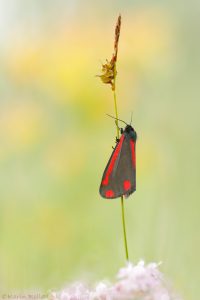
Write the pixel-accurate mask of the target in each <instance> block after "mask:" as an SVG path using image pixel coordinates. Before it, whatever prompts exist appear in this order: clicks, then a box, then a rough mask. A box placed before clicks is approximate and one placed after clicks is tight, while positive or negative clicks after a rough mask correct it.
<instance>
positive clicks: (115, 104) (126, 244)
mask: <svg viewBox="0 0 200 300" xmlns="http://www.w3.org/2000/svg"><path fill="white" fill-rule="evenodd" d="M113 86H114V89H113V95H114V107H115V116H116V125H117V126H116V127H117V138H118V139H119V126H118V110H117V96H116V63H115V64H114V81H113ZM121 211H122V226H123V234H124V246H125V253H126V260H127V261H128V260H129V256H128V243H127V238H126V223H125V214H124V197H123V196H121Z"/></svg>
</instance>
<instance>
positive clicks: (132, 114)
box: [130, 112, 133, 125]
mask: <svg viewBox="0 0 200 300" xmlns="http://www.w3.org/2000/svg"><path fill="white" fill-rule="evenodd" d="M132 117H133V112H131V123H130V125H131V124H132Z"/></svg>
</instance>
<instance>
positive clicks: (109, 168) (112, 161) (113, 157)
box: [102, 134, 124, 185]
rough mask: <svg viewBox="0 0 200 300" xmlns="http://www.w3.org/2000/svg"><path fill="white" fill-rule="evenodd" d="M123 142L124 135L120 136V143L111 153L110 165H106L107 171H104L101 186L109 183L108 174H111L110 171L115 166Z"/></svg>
mask: <svg viewBox="0 0 200 300" xmlns="http://www.w3.org/2000/svg"><path fill="white" fill-rule="evenodd" d="M123 141H124V134H122V136H121V138H120V141H119V143H118V144H117V147H116V149H115V151H114V153H113V156H112V158H111V161H110V164H109V165H108V167H107V170H106V173H105V177H104V179H103V180H102V185H108V182H109V176H110V174H111V173H112V170H113V168H114V165H115V161H116V159H117V157H118V155H119V152H120V150H121V148H122V144H123Z"/></svg>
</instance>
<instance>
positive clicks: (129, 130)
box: [124, 125, 137, 142]
mask: <svg viewBox="0 0 200 300" xmlns="http://www.w3.org/2000/svg"><path fill="white" fill-rule="evenodd" d="M124 131H125V132H126V133H128V134H129V135H130V136H131V137H132V139H133V140H134V141H135V142H136V140H137V133H136V131H135V129H134V128H133V127H132V126H131V125H127V126H126V127H125V130H124Z"/></svg>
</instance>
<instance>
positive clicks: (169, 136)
mask: <svg viewBox="0 0 200 300" xmlns="http://www.w3.org/2000/svg"><path fill="white" fill-rule="evenodd" d="M119 12H120V13H121V14H122V29H121V37H120V43H119V56H118V60H119V61H118V65H117V69H118V76H117V97H118V109H119V115H120V117H121V118H122V119H124V120H125V121H127V122H129V120H130V117H131V112H132V111H133V126H134V127H135V129H136V130H137V132H138V143H137V192H136V193H135V194H134V195H132V196H131V197H130V198H129V199H127V200H126V203H125V210H126V222H127V234H128V243H129V252H130V259H131V261H133V262H137V261H138V260H139V259H140V258H143V259H145V261H147V262H149V261H156V262H159V261H163V264H162V267H161V269H162V271H163V272H164V273H165V274H166V276H167V277H169V278H170V279H171V282H172V283H173V285H174V287H175V289H176V290H177V291H178V292H179V293H180V294H181V295H183V296H184V297H185V299H189V300H196V299H198V295H200V286H199V278H200V274H199V273H200V272H199V268H200V264H199V253H200V233H199V226H200V222H199V210H200V202H199V196H200V193H199V165H200V159H199V152H200V140H199V134H200V122H199V112H200V105H199V96H200V92H199V76H200V68H199V53H200V43H199V28H200V18H199V13H200V5H198V3H197V2H195V1H190V2H189V1H188V2H184V3H183V2H181V1H179V0H174V1H168V2H162V3H161V2H159V1H155V0H149V1H148V0H146V1H130V0H129V1H124V2H123V3H122V1H117V0H115V1H114V0H111V1H109V2H108V1H105V0H101V1H99V2H98V1H91V0H85V1H80V0H79V1H78V0H65V1H64V0H57V1H52V0H51V1H50V0H48V1H46V0H44V1H39V0H34V1H33V0H29V1H26V0H18V1H14V0H1V1H0V165H1V167H0V290H1V291H13V290H30V289H34V288H35V289H41V290H43V291H46V290H48V289H53V288H59V287H61V286H63V284H64V283H65V282H69V281H72V280H75V279H77V278H89V279H90V280H94V281H95V280H100V279H102V278H109V277H110V278H114V276H115V274H116V272H117V270H118V269H119V267H121V266H123V265H124V264H125V253H124V245H123V235H122V225H121V208H120V199H116V200H114V201H106V200H104V199H101V198H100V196H99V193H98V189H99V184H100V180H101V176H102V172H103V170H104V167H105V165H106V163H107V160H108V158H109V156H110V154H111V151H112V148H111V147H112V146H113V145H114V144H115V134H116V133H115V131H116V130H115V124H114V121H113V120H112V119H110V118H108V117H107V116H106V113H109V114H114V107H113V98H112V92H111V89H110V87H109V86H106V85H103V84H102V83H101V82H100V80H99V78H97V77H95V75H96V74H100V71H101V62H105V59H106V58H108V59H110V58H111V54H112V52H113V40H114V26H115V23H116V19H117V16H118V14H119Z"/></svg>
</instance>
